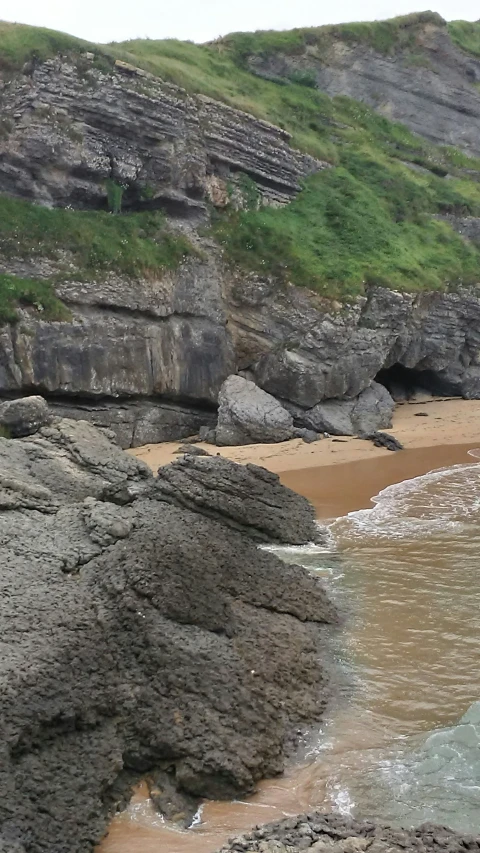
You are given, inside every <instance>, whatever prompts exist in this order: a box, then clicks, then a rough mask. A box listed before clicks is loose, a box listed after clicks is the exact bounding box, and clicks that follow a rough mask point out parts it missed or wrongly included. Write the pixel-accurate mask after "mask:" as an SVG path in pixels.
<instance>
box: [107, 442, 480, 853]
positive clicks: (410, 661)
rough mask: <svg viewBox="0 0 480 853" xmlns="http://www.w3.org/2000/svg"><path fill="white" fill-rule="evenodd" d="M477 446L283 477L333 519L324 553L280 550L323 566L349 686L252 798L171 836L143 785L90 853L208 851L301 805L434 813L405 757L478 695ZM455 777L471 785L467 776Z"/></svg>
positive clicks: (460, 813)
mask: <svg viewBox="0 0 480 853" xmlns="http://www.w3.org/2000/svg"><path fill="white" fill-rule="evenodd" d="M479 444H480V441H479ZM339 446H340V445H339ZM471 446H472V445H457V446H448V447H434V448H421V449H415V450H406V451H403V452H402V453H398V454H393V453H392V454H391V455H390V456H388V457H383V458H376V459H372V460H368V461H367V460H361V461H356V462H351V463H348V464H339V465H332V466H324V467H322V468H311V469H305V470H297V471H288V472H286V473H285V474H284V475H283V476H282V479H283V481H284V482H285V484H286V485H288V486H290V487H292V488H294V489H296V490H297V491H299V492H301V493H302V494H304V495H306V496H307V497H308V498H309V499H310V500H311V501H312V502H313V503H314V505H315V506H316V508H317V513H318V517H319V518H324V519H325V518H328V519H336V520H335V521H333V522H332V523H331V525H330V531H331V536H332V544H331V548H329V549H323V550H322V549H318V548H314V547H311V548H310V547H306V548H300V549H298V548H296V549H281V550H279V555H280V556H282V558H283V559H291V560H293V561H296V562H300V563H302V564H303V565H306V566H308V567H309V568H311V569H312V570H315V571H318V572H319V574H320V575H321V576H322V577H323V578H324V580H325V583H326V585H327V587H328V588H329V590H330V592H331V594H332V596H333V597H334V598H335V599H336V600H337V602H338V604H339V606H340V608H342V609H343V610H344V611H345V612H346V613H347V619H346V624H345V626H344V628H343V629H342V631H341V632H340V633H339V635H338V637H337V638H336V641H335V642H336V649H335V654H336V657H337V659H338V664H339V670H340V671H341V672H342V673H343V676H344V678H343V681H344V683H345V689H344V690H343V691H342V695H341V696H340V697H339V698H338V699H337V701H335V702H334V703H333V704H332V707H331V709H330V712H329V714H328V716H327V718H326V720H325V721H324V723H323V725H322V727H321V729H320V731H319V730H318V729H317V730H316V731H312V732H310V733H309V736H308V737H307V739H306V742H305V744H304V745H303V747H302V751H301V755H300V756H298V758H297V762H296V763H295V764H292V766H291V767H289V769H288V770H287V772H286V773H285V775H284V776H283V777H282V778H279V779H275V780H270V781H265V782H263V783H261V784H260V785H259V789H258V792H257V794H256V795H255V796H253V797H251V798H249V799H248V800H246V801H245V802H234V803H208V804H206V806H205V807H204V809H203V812H202V815H201V823H200V825H199V826H198V827H196V828H195V829H193V830H190V831H188V832H178V831H176V830H173V829H171V828H169V827H167V826H165V824H164V823H163V822H162V819H161V817H159V816H158V815H157V814H155V813H154V811H153V809H152V808H151V806H150V804H149V802H148V800H147V799H146V796H145V791H143V790H140V791H139V792H138V794H137V795H136V796H135V797H134V799H133V801H132V803H131V805H130V807H129V809H128V810H127V811H126V812H125V813H123V814H122V815H118V816H117V817H116V818H115V819H114V821H113V822H112V825H111V828H110V831H109V834H108V836H107V837H106V839H105V840H104V842H103V843H102V845H101V846H100V847H99V848H98V853H212V851H215V850H217V849H218V848H219V847H220V846H221V845H222V843H223V842H224V841H225V840H226V839H227V838H228V837H230V836H232V835H234V834H237V833H239V832H241V831H243V830H245V829H248V828H250V827H251V826H253V825H255V824H257V823H265V822H267V821H269V820H273V819H276V818H279V817H282V816H284V815H289V814H295V813H298V812H301V811H305V810H306V809H308V808H321V809H325V810H331V809H337V810H340V811H343V812H347V813H353V814H355V815H357V816H360V817H361V816H366V817H367V816H368V817H374V818H382V817H384V818H385V819H391V820H396V819H398V820H403V821H404V822H408V820H409V816H410V814H412V815H413V816H412V822H420V819H427V818H429V817H430V816H431V815H430V812H428V813H426V814H425V815H424V814H423V813H422V814H421V815H420V819H419V820H418V821H416V813H415V812H414V811H412V809H413V810H414V809H415V807H416V802H415V801H416V800H418V799H419V795H418V794H416V793H415V791H413V792H412V790H410V789H409V787H408V784H407V782H406V781H405V779H406V778H407V781H408V779H409V778H410V777H405V771H404V767H405V762H406V764H407V765H408V761H409V759H408V755H409V754H410V753H409V752H408V750H411V749H414V748H415V747H416V745H417V744H418V743H420V741H422V742H423V741H424V739H425V735H426V734H428V733H429V732H430V731H431V730H432V729H433V730H436V729H439V728H440V727H444V726H452V725H454V724H455V723H457V722H458V720H459V718H460V717H461V716H462V714H464V712H465V711H467V709H468V708H469V706H470V705H471V704H472V703H474V702H475V701H478V700H479V699H480V664H479V662H480V606H479V605H480V467H478V463H477V460H476V459H475V458H472V457H469V456H468V455H467V451H468V450H469V448H470V447H471ZM451 466H453V467H451ZM439 468H442V469H444V470H442V471H440V472H438V473H437V472H435V470H434V469H439ZM432 471H433V472H434V473H430V474H429V473H427V472H432ZM411 478H416V479H413V480H412V479H411ZM405 481H406V482H405ZM395 483H397V484H399V485H393V486H391V485H390V484H395ZM382 490H384V491H383V492H382V494H380V495H379V496H378V498H377V501H376V503H375V504H372V502H371V497H372V496H373V495H378V493H379V492H381V491H382ZM347 513H350V515H348V516H347V515H346V514H347ZM479 734H480V730H479ZM479 743H480V741H479ZM477 747H478V744H477ZM405 750H407V752H405ZM443 751H445V747H443ZM405 756H407V758H406V759H405ZM429 760H430V757H429ZM411 763H412V762H411V761H410V764H411ZM423 766H424V765H422V767H423ZM428 766H429V768H431V766H432V762H431V760H430V764H429V765H428ZM435 766H436V765H435ZM414 770H415V768H414ZM413 772H414V771H413ZM462 772H463V773H464V775H465V774H466V776H465V778H466V777H468V775H469V772H470V768H469V767H467V768H466V769H465V768H464V767H463V766H462ZM478 779H479V780H480V768H479V773H478ZM467 782H468V785H467V786H466V787H464V788H462V786H461V785H460V788H459V785H458V784H457V782H455V784H456V786H457V787H456V789H455V791H456V793H455V794H452V797H454V796H458V797H459V798H460V799H459V802H458V803H455V805H454V807H453V806H452V808H453V814H454V817H453V822H455V820H456V819H457V818H458V820H457V823H458V824H459V827H462V828H463V826H465V827H466V828H467V830H468V829H469V830H471V831H472V830H473V829H475V826H476V828H477V829H480V794H479V796H478V797H477V793H476V790H473V789H475V785H473V786H472V785H471V784H470V781H469V779H467ZM417 784H418V779H417V778H415V785H417ZM452 784H453V783H452ZM443 787H445V786H443ZM467 788H468V792H469V793H468V796H465V795H464V791H465V790H467ZM460 789H461V790H460ZM421 790H422V795H421V799H422V802H424V803H427V804H428V803H429V802H430V799H431V801H432V803H433V806H432V808H433V809H435V807H436V805H438V803H437V801H438V798H439V796H440V795H438V794H437V793H435V792H436V788H435V786H434V784H433V782H432V783H431V784H430V788H428V786H427V788H426V789H421ZM459 790H460V793H458V791H459ZM478 790H479V791H480V787H479V789H478ZM472 791H473V793H472ZM444 793H445V792H444ZM446 796H448V791H447V793H446ZM462 797H463V799H462ZM429 798H430V799H429ZM392 803H394V804H395V805H394V806H392ZM426 807H427V806H425V808H426ZM445 808H446V809H448V802H447V805H446V806H445ZM432 816H433V817H434V818H435V811H433V812H432ZM441 817H442V815H441V816H440V818H438V817H437V820H438V819H441ZM450 822H451V823H452V820H451V821H450Z"/></svg>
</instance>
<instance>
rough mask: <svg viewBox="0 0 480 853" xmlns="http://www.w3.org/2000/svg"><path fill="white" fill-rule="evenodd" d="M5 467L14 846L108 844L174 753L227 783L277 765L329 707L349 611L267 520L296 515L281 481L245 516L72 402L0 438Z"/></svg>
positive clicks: (0, 787) (4, 714) (7, 828)
mask: <svg viewBox="0 0 480 853" xmlns="http://www.w3.org/2000/svg"><path fill="white" fill-rule="evenodd" d="M193 461H194V462H195V463H197V462H198V463H203V464H204V463H205V462H206V463H211V462H212V460H209V459H205V460H203V459H199V460H193ZM213 462H215V460H213ZM176 467H177V468H178V467H179V466H178V463H177V466H176ZM180 467H181V466H180ZM230 469H231V471H233V470H234V469H235V466H233V467H232V466H230ZM241 470H243V469H241ZM0 472H1V474H0V536H1V539H2V573H1V582H0V583H1V587H2V591H1V595H0V631H1V637H2V655H1V658H0V661H1V662H0V685H1V690H0V721H1V734H0V754H1V761H0V791H1V794H0V849H2V850H5V851H7V850H8V851H9V853H10V851H15V853H26V851H27V850H28V853H43V851H46V850H48V851H49V853H64V851H65V850H68V851H69V853H87V851H92V850H93V847H94V844H95V843H96V842H97V841H98V840H99V838H100V837H101V835H102V833H103V831H104V829H105V826H106V821H107V818H108V814H109V813H111V811H112V810H113V809H114V808H115V804H116V803H117V802H120V803H121V802H123V801H124V798H125V796H128V790H129V788H130V785H131V784H132V783H133V782H134V781H135V780H137V779H139V778H140V777H141V776H143V775H145V774H147V773H149V772H152V775H153V776H154V775H155V771H156V770H158V771H162V770H168V771H169V774H170V777H171V779H172V782H173V784H174V786H175V788H176V789H177V790H178V791H180V792H181V791H185V792H187V793H189V794H191V795H193V796H211V797H233V796H235V795H238V794H240V793H242V792H246V791H249V790H251V789H252V787H253V785H254V783H255V781H256V780H257V779H259V778H260V777H261V776H263V775H273V774H275V773H278V772H279V771H280V770H281V769H282V763H283V758H282V756H283V744H284V739H285V735H286V732H287V731H288V729H289V727H290V726H291V725H292V723H294V722H295V721H302V720H305V721H306V720H307V719H313V718H315V717H317V716H318V714H319V713H320V712H321V710H322V708H323V707H324V704H325V699H326V689H325V674H324V672H323V670H322V668H321V664H320V662H319V654H318V644H319V641H321V640H322V637H323V633H322V632H323V631H324V630H325V629H324V627H322V625H324V624H325V623H328V622H330V621H332V620H334V619H335V613H334V610H333V608H332V606H331V605H330V604H329V602H328V601H327V599H326V596H325V593H324V591H323V588H322V587H321V585H320V584H319V582H318V580H317V579H316V578H314V577H313V576H311V575H310V574H308V572H306V571H305V570H303V569H300V568H299V567H296V566H289V565H286V564H285V563H283V562H281V561H280V560H278V559H277V558H276V557H274V556H273V555H272V554H269V553H267V552H262V551H259V550H258V549H257V548H256V546H255V544H254V542H253V541H252V539H251V538H250V537H249V535H248V531H249V530H252V531H255V528H256V527H258V528H261V527H262V519H261V513H262V511H264V512H265V517H266V521H265V524H264V525H263V527H264V528H265V529H268V526H269V524H270V526H271V525H272V518H273V515H274V513H275V511H276V512H277V513H278V515H279V516H280V514H281V510H280V509H277V510H273V509H269V508H268V507H267V505H266V493H267V482H266V481H265V483H264V486H265V509H264V510H263V507H262V502H261V500H260V498H259V500H258V501H257V503H256V505H255V512H256V513H257V516H256V517H255V518H253V517H252V518H250V520H248V518H247V517H246V515H245V516H244V519H243V525H242V527H241V529H242V533H241V534H240V533H239V532H237V531H236V530H234V529H232V525H230V526H228V525H227V524H225V523H223V520H222V514H221V513H220V512H217V513H216V517H215V518H214V517H212V515H213V513H212V515H210V513H209V510H208V506H207V505H205V506H204V507H202V506H201V505H200V504H197V506H195V507H194V506H193V502H192V504H191V507H190V508H189V509H187V508H185V507H181V506H179V505H178V502H177V501H176V498H175V493H170V494H167V493H166V491H165V489H164V488H163V487H162V486H161V485H160V483H159V486H158V488H157V487H156V485H155V481H154V480H153V477H152V475H151V474H150V473H149V471H148V469H147V468H146V466H144V465H143V464H142V463H140V462H139V461H138V460H136V459H134V458H133V457H129V456H127V455H125V454H123V453H122V452H121V451H120V450H119V449H118V447H116V446H115V445H114V444H113V443H112V441H111V438H110V437H109V435H108V434H107V433H106V432H105V431H99V430H97V429H96V428H95V427H93V426H91V425H90V424H87V423H84V422H74V421H68V420H53V422H52V423H51V424H50V425H48V426H45V427H42V428H41V429H40V430H39V431H38V432H37V433H36V434H35V435H33V436H28V437H25V438H19V439H15V440H7V439H0ZM195 474H196V477H197V480H198V481H201V479H202V472H201V470H200V468H196V469H195ZM248 476H249V477H257V479H258V478H259V475H256V474H252V473H251V472H250V473H249V475H248ZM209 477H210V480H209ZM210 481H211V473H210V474H209V475H208V476H207V477H206V481H205V488H207V487H208V483H209V482H210ZM230 482H231V484H232V488H233V482H234V477H233V474H231V475H230ZM241 482H242V480H241V476H240V479H239V480H238V482H237V485H238V488H239V491H240V489H241ZM280 488H281V487H280V486H278V484H275V483H272V495H274V496H275V494H276V495H277V497H274V498H273V500H272V502H273V503H274V502H275V501H276V500H277V499H278V495H279V490H280ZM275 490H276V491H275ZM288 500H289V498H288V497H287V503H288ZM252 506H253V504H252ZM225 514H226V512H225ZM279 673H281V677H280V676H279ZM47 802H48V809H47V808H45V803H47Z"/></svg>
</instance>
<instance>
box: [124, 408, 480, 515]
mask: <svg viewBox="0 0 480 853" xmlns="http://www.w3.org/2000/svg"><path fill="white" fill-rule="evenodd" d="M384 432H387V433H390V434H392V435H395V437H396V438H398V439H399V440H400V441H401V442H402V444H403V445H404V447H405V448H406V449H407V450H409V451H413V450H422V449H423V450H426V449H429V448H435V447H440V446H443V447H446V446H455V445H467V444H468V445H470V447H476V446H480V400H460V399H453V400H452V399H450V400H439V399H434V400H432V399H430V398H429V399H426V400H425V401H423V402H418V403H404V404H402V405H399V406H397V409H396V411H395V415H394V419H393V428H392V429H391V430H384ZM199 446H200V447H204V448H205V449H206V450H208V451H209V452H210V453H214V454H220V455H222V456H225V457H227V458H228V459H233V460H234V461H235V462H242V463H246V462H254V463H256V464H257V465H263V466H264V467H265V468H268V469H269V470H270V471H275V472H276V473H282V474H283V475H284V481H285V482H286V483H287V485H291V486H292V488H297V490H298V491H302V489H301V488H299V487H298V486H295V485H294V482H293V481H292V482H288V480H287V478H286V477H285V472H291V471H302V470H303V471H305V470H306V469H311V468H318V467H320V466H322V467H323V466H332V465H338V464H342V465H343V464H345V463H352V462H361V461H365V463H366V466H365V467H364V468H362V467H360V468H359V469H358V470H353V472H352V474H348V473H347V472H346V471H345V475H344V477H345V480H346V481H347V482H346V485H348V486H350V485H351V481H353V480H354V479H355V480H357V477H358V476H362V474H363V472H364V471H366V470H367V468H368V470H369V471H370V470H373V471H375V470H377V471H378V472H379V477H380V472H381V471H382V470H383V466H380V465H378V467H377V468H376V467H375V466H376V465H377V464H378V461H379V460H380V461H381V462H382V463H385V462H387V460H389V461H388V462H387V466H388V468H389V470H390V466H393V468H394V469H395V468H397V467H398V473H401V471H402V468H403V465H405V464H406V454H405V453H400V454H395V453H392V452H391V451H389V450H385V449H384V448H379V447H374V445H373V444H372V443H371V442H370V441H363V440H362V439H359V438H344V437H338V438H326V439H323V440H321V441H317V442H315V443H314V444H305V443H304V442H303V441H301V440H300V439H295V440H293V441H286V442H282V443H281V444H249V445H247V446H244V447H220V448H219V447H212V446H211V445H207V444H201V445H199ZM178 447H179V443H178V442H165V443H162V444H147V445H145V446H144V447H137V448H135V449H133V450H131V451H129V452H130V453H132V454H133V455H135V456H137V457H138V458H139V459H143V461H144V462H146V463H147V464H148V465H150V467H151V468H152V469H153V470H154V471H156V470H157V469H158V468H159V467H160V466H161V465H167V464H168V463H169V462H172V461H173V460H174V459H176V458H177V455H176V454H175V451H176V450H178ZM409 456H410V457H411V459H412V466H413V467H412V468H411V470H412V471H413V473H406V474H405V475H404V476H400V479H402V480H403V479H405V478H406V477H411V476H417V475H418V474H422V473H425V471H427V470H429V467H428V465H427V467H425V466H422V464H421V463H422V458H423V457H422V453H421V452H420V453H419V454H417V456H412V454H409ZM395 457H397V461H395V462H393V461H392V460H393V459H394V458H395ZM413 460H414V461H413ZM370 463H374V465H371V464H370ZM417 463H418V464H419V465H420V468H418V469H416V468H415V467H414V466H415V465H416V464H417ZM409 464H410V463H409ZM444 464H445V465H451V464H453V462H452V461H446V462H445V463H444ZM430 467H432V466H430ZM433 467H435V464H434V465H433ZM385 470H386V469H385ZM392 473H393V472H392ZM341 476H342V475H341V474H340V473H339V477H341ZM369 476H370V475H369ZM329 479H331V478H329ZM397 479H398V477H397V476H396V474H395V476H394V479H393V480H392V479H390V480H389V479H388V477H387V479H386V480H385V482H384V485H387V484H388V483H389V482H395V481H396V480H397ZM379 481H381V478H380V479H379ZM361 485H362V483H358V482H356V485H355V488H359V487H361ZM309 488H310V486H309ZM332 488H335V482H333V483H332ZM343 488H345V485H344V486H343ZM380 488H382V486H380ZM376 491H378V489H375V488H374V491H373V492H370V495H368V497H370V496H371V495H372V494H375V493H376ZM308 496H309V497H310V495H308ZM366 499H367V498H365V497H362V500H361V503H360V505H358V503H356V502H355V501H354V502H353V503H351V504H350V505H349V506H348V508H346V507H345V508H344V510H343V511H347V512H348V511H349V510H350V509H359V508H361V507H363V506H365V505H367V506H368V503H367V504H365V500H366ZM328 514H330V513H328ZM334 514H337V511H336V512H335V513H334Z"/></svg>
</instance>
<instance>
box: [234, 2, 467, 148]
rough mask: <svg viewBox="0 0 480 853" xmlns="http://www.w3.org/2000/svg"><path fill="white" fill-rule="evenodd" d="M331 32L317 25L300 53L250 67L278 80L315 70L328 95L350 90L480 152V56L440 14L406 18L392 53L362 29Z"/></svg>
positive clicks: (418, 128)
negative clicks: (459, 43)
mask: <svg viewBox="0 0 480 853" xmlns="http://www.w3.org/2000/svg"><path fill="white" fill-rule="evenodd" d="M332 30H333V28H330V32H324V34H323V38H322V30H321V29H320V30H319V31H317V32H318V39H317V33H316V32H315V30H313V31H312V32H311V38H310V39H308V38H307V39H306V43H305V49H304V51H303V52H302V51H301V50H300V51H298V50H297V51H295V54H294V55H286V54H284V53H282V52H278V53H275V54H268V53H267V52H264V53H262V54H260V55H258V56H252V57H250V59H249V68H250V70H252V71H254V72H255V73H257V74H261V75H263V76H267V77H274V78H276V79H281V78H282V77H283V78H287V79H289V78H290V77H291V75H292V73H295V72H297V73H298V72H299V71H301V72H308V73H310V74H311V75H312V76H313V79H314V80H315V81H316V84H317V86H318V87H319V88H320V89H322V90H323V91H325V92H327V93H328V94H329V95H332V96H335V95H348V97H350V98H354V99H355V100H357V101H360V102H363V103H366V104H368V105H369V106H371V107H373V108H374V109H375V110H377V111H378V112H379V113H381V114H382V115H384V116H386V117H387V118H388V119H390V120H394V121H399V122H402V123H403V124H405V125H407V127H409V128H410V129H411V130H413V131H414V132H415V133H419V134H420V135H421V136H424V137H426V138H427V139H429V140H431V141H432V142H436V143H439V144H440V145H455V146H458V147H459V148H464V149H467V151H469V152H470V153H472V154H474V155H476V156H478V155H479V154H480V143H479V139H480V95H479V92H478V83H479V82H480V60H478V59H476V58H475V57H474V56H471V55H469V54H466V53H464V52H463V51H462V50H460V48H458V47H456V46H455V44H453V42H452V40H451V38H450V35H449V33H448V30H447V26H446V22H445V21H444V20H442V18H441V17H440V16H439V15H434V14H432V13H429V12H426V13H425V14H424V15H423V16H422V15H421V14H420V15H412V16H411V19H410V22H409V20H408V17H407V18H405V20H404V25H403V30H404V32H403V33H402V34H401V36H400V37H399V38H398V43H397V44H393V45H392V50H391V51H390V53H380V52H378V51H376V50H375V49H374V48H373V47H371V46H370V45H369V44H368V42H367V43H366V44H365V42H363V41H362V36H361V32H359V33H358V35H357V38H355V35H354V34H353V33H351V32H350V33H349V32H348V27H346V33H345V36H343V37H342V32H341V30H342V28H341V27H338V28H336V31H335V30H333V32H332ZM307 32H308V31H307ZM402 36H403V37H402Z"/></svg>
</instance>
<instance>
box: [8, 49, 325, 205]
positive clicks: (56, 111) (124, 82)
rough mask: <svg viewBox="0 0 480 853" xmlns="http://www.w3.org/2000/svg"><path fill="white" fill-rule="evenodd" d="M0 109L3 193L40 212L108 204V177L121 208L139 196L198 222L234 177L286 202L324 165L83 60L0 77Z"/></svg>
mask: <svg viewBox="0 0 480 853" xmlns="http://www.w3.org/2000/svg"><path fill="white" fill-rule="evenodd" d="M125 71H127V73H125ZM0 109H1V113H2V117H3V120H4V122H8V128H9V130H8V133H7V134H5V138H4V137H3V135H2V140H1V141H0V154H1V156H0V191H1V192H6V193H12V194H13V195H22V196H23V197H24V198H28V199H31V200H34V201H38V202H41V203H42V204H49V205H55V206H66V205H68V204H71V205H73V206H74V207H87V208H96V207H99V206H102V205H103V206H106V190H105V181H106V180H107V179H109V178H110V179H114V180H116V181H118V182H120V183H122V184H123V185H125V187H126V189H125V193H124V198H123V204H124V206H126V207H128V205H129V204H135V205H137V204H138V202H141V200H142V199H144V198H145V192H146V191H148V193H147V195H148V205H147V206H150V207H151V206H161V207H162V208H163V209H164V210H166V212H168V213H170V214H171V215H172V216H182V217H185V218H194V219H198V218H199V217H202V216H203V215H204V214H205V213H206V208H205V201H206V199H207V198H213V200H214V201H216V200H217V201H218V196H219V195H220V196H221V195H222V193H223V194H226V191H227V182H228V180H229V178H230V175H231V173H233V176H235V173H236V172H238V171H239V170H242V171H243V172H246V173H247V174H249V175H251V176H252V177H253V178H254V179H255V181H256V182H257V183H258V186H259V188H260V191H261V192H262V194H263V195H264V196H265V199H266V201H267V202H268V201H273V202H275V203H278V202H283V203H284V202H285V201H288V200H289V199H290V198H291V197H292V196H293V195H295V194H296V193H297V192H298V191H299V189H300V184H299V181H300V180H301V179H302V178H304V177H305V176H306V175H308V174H310V173H312V172H315V171H317V170H318V169H321V168H325V167H326V164H325V163H322V162H320V161H318V160H315V159H314V158H313V157H310V156H309V155H306V154H302V153H300V152H299V151H295V149H293V148H291V147H290V146H289V144H288V141H289V138H290V137H289V134H288V133H286V132H285V131H284V130H282V129H281V128H278V127H275V126H274V125H271V124H268V123H267V122H264V121H260V120H258V119H256V118H254V117H253V116H251V115H249V114H248V113H243V112H241V111H239V110H235V109H232V108H231V107H228V106H225V105H224V104H221V103H219V102H217V101H212V100H211V99H209V98H206V97H204V96H189V95H188V94H187V93H186V92H185V91H184V90H183V89H181V88H179V87H178V86H174V85H172V84H169V83H164V82H162V81H161V80H159V79H158V78H155V77H153V76H151V75H149V74H146V73H145V72H143V71H140V70H139V69H132V68H128V69H126V68H125V66H122V64H121V63H117V65H116V66H115V68H113V69H112V70H111V71H110V72H109V73H108V72H102V71H100V70H99V69H98V68H97V67H96V65H95V64H94V63H93V62H92V61H89V60H88V59H86V58H83V59H79V60H77V62H74V63H69V62H67V61H65V60H62V59H55V60H50V61H47V62H44V63H40V64H37V65H36V67H34V68H32V69H30V73H29V74H27V75H14V76H11V77H10V78H7V79H6V80H5V84H4V86H3V87H2V89H0ZM6 126H7V125H6ZM33 166H34V168H32V167H33Z"/></svg>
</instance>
